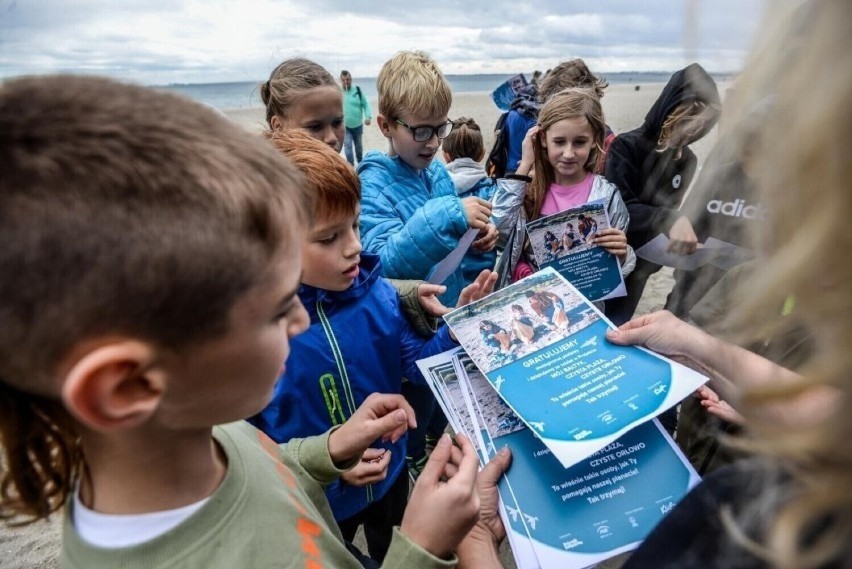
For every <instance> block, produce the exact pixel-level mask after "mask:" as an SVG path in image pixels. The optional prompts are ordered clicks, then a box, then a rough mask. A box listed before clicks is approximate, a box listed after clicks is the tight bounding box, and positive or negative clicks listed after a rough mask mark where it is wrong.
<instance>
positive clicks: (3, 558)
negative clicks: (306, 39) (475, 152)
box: [0, 83, 726, 569]
mask: <svg viewBox="0 0 852 569" xmlns="http://www.w3.org/2000/svg"><path fill="white" fill-rule="evenodd" d="M636 87H639V90H636ZM662 87H663V85H662V84H642V85H633V84H627V85H613V86H611V87H609V88H608V89H607V91H606V95H605V96H604V98H603V107H604V112H605V114H606V121H607V123H608V124H609V125H610V127H611V128H612V129H613V130H614V131H615V132H616V133H619V132H625V131H627V130H631V129H633V128H636V127H638V126H640V125H641V123H642V121H643V119H644V116H645V113H646V112H647V110H648V108H649V107H650V106H651V104H653V102H654V101H655V100H656V98H657V96H658V95H659V93H660V91H661V89H662ZM725 87H726V85H725V84H724V83H722V84H719V92H720V93H722V94H723V93H724V92H725ZM370 103H371V105H372V109H373V113H374V115H375V113H376V112H378V105H377V102H376V101H375V99H374V100H371V101H370ZM225 114H226V115H227V116H228V117H230V118H231V119H232V120H234V121H235V122H237V123H239V124H240V125H242V126H244V127H245V128H248V129H251V130H257V131H260V130H262V129H264V128H265V120H264V112H263V109H260V108H257V109H248V110H225ZM499 115H500V110H499V109H498V108H497V107H496V106H495V105H494V103H493V102H492V101H491V99H490V98H489V96H488V93H462V94H458V95H456V96H455V97H454V102H453V106H452V108H451V110H450V117H451V118H457V117H460V116H466V117H472V118H473V119H474V120H476V122H477V123H478V124H479V125H480V126H481V128H482V131H483V135H484V138H485V146H486V148H487V149H490V148H491V145H492V144H493V141H494V133H493V130H492V129H493V126H494V124H495V123H496V122H497V118H498V117H499ZM714 141H715V130H714V131H713V132H711V133H710V134H709V135H708V136H706V137H705V138H704V139H702V140H701V141H699V142H698V143H696V144H694V145H692V146H691V148H692V149H693V150H694V151H695V153H696V154H697V156H698V158H699V164H701V163H702V162H703V160H704V158H705V157H706V155H707V153H708V152H709V150H710V148H711V147H712V144H713V142H714ZM386 147H387V145H386V142H385V139H384V137H383V136H382V135H381V133H380V132H379V129H378V127H377V126H376V123H375V121H373V123H372V125H371V126H368V127H365V133H364V149H365V152H366V151H367V150H374V149H376V150H386ZM671 287H672V279H671V271H670V270H667V269H664V270H662V271H660V272H659V273H657V274H655V275H654V276H653V277H652V278H651V279H650V280H649V281H648V284H647V286H646V288H645V293H644V296H643V297H642V301H641V302H640V304H639V308H638V311H637V313H638V314H643V313H646V312H650V311H652V310H656V309H658V308H661V307H662V306H663V304H664V303H665V299H666V295H667V294H668V292H669V291H670V290H671ZM61 519H62V516H61V515H55V516H53V518H52V519H51V521H49V522H40V523H37V524H32V525H29V526H25V527H22V528H7V527H5V526H3V525H2V524H0V568H2V569H13V568H14V569H24V568H39V569H47V568H53V567H56V566H57V563H56V556H57V553H58V550H59V528H60V525H61ZM504 559H505V557H504ZM618 565H620V563H618V562H617V561H610V562H609V563H607V564H604V565H602V566H601V567H608V568H611V567H616V566H618ZM509 566H513V565H509V564H507V567H509Z"/></svg>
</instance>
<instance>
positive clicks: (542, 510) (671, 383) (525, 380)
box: [419, 269, 707, 568]
mask: <svg viewBox="0 0 852 569" xmlns="http://www.w3.org/2000/svg"><path fill="white" fill-rule="evenodd" d="M445 319H446V321H447V323H448V325H449V326H450V328H451V329H452V330H453V332H454V333H455V334H456V336H457V337H458V338H459V341H460V343H461V344H462V348H459V349H457V350H455V351H451V352H446V353H444V354H439V355H437V356H434V357H431V358H428V359H425V360H422V361H421V362H419V365H420V369H421V370H422V371H423V375H424V376H425V377H426V378H427V381H428V382H429V384H430V386H431V387H432V390H433V391H434V392H435V395H436V397H437V399H438V401H439V403H440V404H441V406H442V408H443V409H444V412H445V413H446V415H447V417H448V418H449V419H450V422H451V426H452V428H453V429H454V430H455V431H456V432H460V433H464V434H465V435H466V436H468V437H469V438H470V439H471V440H473V441H474V443H475V445H476V447H477V452H478V453H479V458H480V461H481V462H482V464H485V463H486V462H487V461H488V460H489V459H490V457H491V456H493V455H494V454H495V452H496V451H497V450H499V449H500V448H502V447H504V446H508V447H509V448H510V449H511V451H512V455H513V461H512V466H511V467H510V469H509V471H508V472H507V474H506V476H505V477H504V478H503V479H502V481H501V483H500V495H501V500H502V503H503V510H504V511H503V515H504V524H505V525H506V528H507V530H508V535H509V540H510V545H511V547H512V551H513V553H514V555H515V558H516V562H517V565H518V567H520V568H533V567H541V568H550V567H560V568H566V567H567V568H573V567H576V568H581V567H587V566H590V565H594V564H595V563H599V562H600V561H602V560H604V559H608V558H610V557H612V556H614V555H617V554H619V553H621V552H624V551H629V550H631V549H633V548H635V547H636V546H637V545H638V544H639V543H640V542H641V540H642V539H643V538H644V537H645V536H646V535H647V534H648V533H649V532H650V530H651V529H652V528H653V527H654V525H656V523H657V522H658V521H659V520H660V519H661V518H662V517H663V516H664V515H665V514H666V513H667V512H668V511H669V510H670V509H671V508H672V507H674V505H675V504H676V503H677V502H678V501H679V500H680V499H681V498H682V497H683V496H684V495H685V494H686V493H687V492H688V491H689V489H690V488H691V487H692V486H694V485H695V484H696V483H697V482H698V480H699V477H698V475H697V474H696V473H695V471H694V470H693V469H692V468H691V466H690V465H689V463H688V461H687V460H686V459H685V458H684V457H683V455H682V454H681V453H680V451H679V450H678V448H677V446H676V445H675V444H674V442H673V441H672V440H671V438H670V437H669V436H668V435H667V434H666V433H665V431H664V430H663V429H661V428H660V426H659V424H658V423H657V422H656V421H655V420H653V418H654V417H655V416H656V415H657V414H659V413H661V412H662V411H664V410H665V409H667V408H669V407H671V406H673V405H675V404H677V403H678V402H679V401H680V400H681V399H683V398H684V397H686V396H688V395H689V394H691V393H692V392H693V391H694V390H695V389H696V388H697V387H698V386H700V385H701V384H702V383H704V382H705V381H706V379H707V378H705V377H704V376H702V375H700V374H698V373H697V372H694V371H693V370H691V369H689V368H686V367H684V366H681V365H679V364H677V363H675V362H672V361H670V360H667V359H665V358H662V357H660V356H658V355H656V354H653V353H651V352H648V351H646V350H643V349H641V348H636V347H623V346H615V345H612V344H609V343H608V342H607V341H606V339H605V338H604V333H605V331H606V330H607V329H609V328H610V326H611V324H610V323H609V322H608V321H607V320H606V319H605V318H604V317H603V315H602V314H601V313H600V312H598V311H597V309H596V308H595V307H594V306H593V305H592V304H591V303H590V302H589V301H588V300H587V299H586V298H584V297H583V296H582V295H580V294H579V293H578V292H577V290H576V289H574V288H573V287H572V286H571V285H570V284H569V283H568V282H567V281H566V280H565V279H564V278H562V277H561V276H560V275H559V274H558V273H556V272H555V271H554V270H553V269H545V270H542V271H540V272H538V273H535V274H534V275H531V276H530V277H527V278H526V279H523V280H522V281H520V282H518V283H515V284H513V285H511V286H509V287H507V288H504V289H502V290H500V291H498V292H496V293H494V294H492V295H489V296H488V297H486V298H484V299H482V300H480V301H478V302H476V303H473V304H471V305H468V306H466V307H463V308H461V309H458V310H456V311H454V312H452V313H450V314H448V315H447V316H446V317H445Z"/></svg>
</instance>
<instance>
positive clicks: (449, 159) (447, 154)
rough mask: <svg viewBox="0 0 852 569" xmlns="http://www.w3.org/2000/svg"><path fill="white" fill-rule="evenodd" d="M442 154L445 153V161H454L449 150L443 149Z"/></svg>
mask: <svg viewBox="0 0 852 569" xmlns="http://www.w3.org/2000/svg"><path fill="white" fill-rule="evenodd" d="M441 154H443V155H444V162H446V163H447V164H449V163H450V162H452V160H451V158H450V153H449V152H447V151H446V150H442V151H441Z"/></svg>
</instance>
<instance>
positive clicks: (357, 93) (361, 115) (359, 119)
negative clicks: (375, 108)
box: [341, 85, 373, 128]
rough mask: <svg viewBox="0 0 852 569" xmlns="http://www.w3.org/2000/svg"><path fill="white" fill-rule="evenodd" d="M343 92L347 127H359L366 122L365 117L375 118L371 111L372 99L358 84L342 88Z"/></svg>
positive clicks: (344, 119)
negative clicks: (369, 98) (369, 99)
mask: <svg viewBox="0 0 852 569" xmlns="http://www.w3.org/2000/svg"><path fill="white" fill-rule="evenodd" d="M341 91H342V92H343V124H344V125H346V128H357V127H359V126H361V125H362V124H363V123H364V119H370V118H373V115H372V114H371V113H370V101H368V100H367V95H365V94H364V91H362V90H361V88H360V87H358V86H356V85H352V86H351V87H349V89H341Z"/></svg>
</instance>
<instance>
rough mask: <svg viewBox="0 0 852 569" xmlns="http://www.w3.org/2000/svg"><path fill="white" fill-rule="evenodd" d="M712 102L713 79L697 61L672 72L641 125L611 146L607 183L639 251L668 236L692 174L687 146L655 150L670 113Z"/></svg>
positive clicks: (714, 97)
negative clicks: (687, 105)
mask: <svg viewBox="0 0 852 569" xmlns="http://www.w3.org/2000/svg"><path fill="white" fill-rule="evenodd" d="M695 100H700V101H705V102H707V103H713V104H715V105H716V108H717V109H718V105H719V92H718V90H717V89H716V83H715V81H713V78H712V77H710V75H709V74H708V73H707V72H706V71H705V70H704V68H702V67H701V66H700V65H698V64H697V63H693V64H692V65H690V66H688V67H686V68H684V69H681V70H680V71H677V72H675V73H674V75H672V77H671V79H669V82H668V83H667V84H666V86H665V88H664V89H663V92H662V93H660V96H659V98H658V99H657V101H656V102H655V103H654V105H653V106H652V107H651V109H650V110H649V111H648V114H647V115H646V116H645V122H644V123H643V124H642V126H641V127H639V128H637V129H635V130H631V131H630V132H626V133H624V134H620V135H619V136H617V137H616V139H615V140H614V141H613V143H612V146H610V149H609V153H608V154H607V159H606V179H607V180H609V181H610V182H612V183H614V184H615V185H616V186H618V189H619V190H620V191H621V196H622V198H623V199H624V203H625V204H627V209H628V211H629V212H630V225H629V227H628V231H627V241H628V243H630V245H632V246H633V248H636V247H639V246H641V245H643V244H645V243H646V242H648V241H650V240H651V239H652V238H654V237H656V236H657V235H658V234H660V233H666V234H668V232H669V229H671V226H672V224H673V223H674V222H675V220H677V218H678V217H680V213H679V212H678V211H677V208H678V207H679V206H680V202H681V199H682V198H683V194H684V192H686V189H687V188H688V187H689V184H690V182H691V181H692V177H693V175H694V174H695V169H696V165H697V159H696V158H695V154H694V153H693V152H692V151H691V150H690V149H689V148H687V147H684V148H683V149H682V150H681V155H680V157H679V158H675V157H676V155H677V151H676V150H666V151H664V152H657V150H656V147H657V140H658V139H659V137H660V130H661V129H662V126H663V123H664V122H665V120H666V117H668V115H669V114H671V112H672V111H673V110H674V109H675V108H676V107H677V106H678V105H680V104H681V103H686V102H690V101H695ZM718 116H719V113H718V110H717V112H716V113H715V115H714V117H713V118H712V120H709V121H708V123H707V125H706V127H705V130H704V131H703V132H701V133H700V135H699V136H698V137H697V138H696V140H697V139H698V138H701V137H703V136H704V135H705V134H707V132H708V131H709V130H710V129H711V128H713V126H714V125H715V124H716V121H717V120H718Z"/></svg>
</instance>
